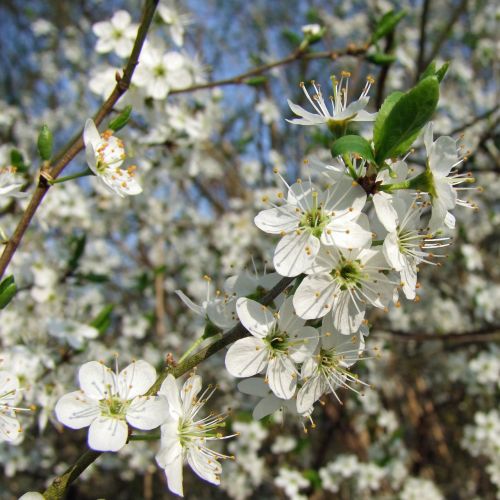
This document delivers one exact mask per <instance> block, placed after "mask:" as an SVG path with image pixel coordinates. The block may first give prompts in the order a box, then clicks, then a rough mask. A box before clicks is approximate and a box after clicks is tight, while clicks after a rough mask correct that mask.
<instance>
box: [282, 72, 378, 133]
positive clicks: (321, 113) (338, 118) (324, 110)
mask: <svg viewBox="0 0 500 500" xmlns="http://www.w3.org/2000/svg"><path fill="white" fill-rule="evenodd" d="M350 76H351V74H350V73H349V72H347V71H343V72H342V73H341V78H340V81H338V80H337V79H336V78H335V77H334V76H332V77H331V80H332V87H333V95H332V96H330V101H331V110H329V109H328V106H327V105H326V103H325V100H324V98H323V94H322V93H321V88H320V86H319V85H318V84H317V83H316V82H314V81H312V82H311V84H312V86H313V88H314V94H313V95H312V97H311V95H310V94H309V92H308V91H307V89H306V86H305V84H304V83H303V82H302V83H301V84H300V86H301V88H302V90H303V91H304V94H305V95H306V97H307V100H308V101H309V102H310V103H311V104H312V106H313V108H314V111H315V113H311V112H309V111H307V110H305V109H304V108H302V107H301V106H299V105H297V104H294V103H293V102H292V101H290V100H288V105H289V106H290V109H291V110H292V111H293V112H294V113H295V114H296V115H297V116H299V117H300V118H293V119H292V120H287V121H289V122H290V123H293V124H296V125H318V124H322V123H326V124H328V126H330V127H332V126H333V127H337V126H345V125H346V124H347V123H348V122H351V121H352V122H369V121H373V120H375V116H376V113H368V112H367V111H365V109H364V108H365V107H366V106H367V104H368V101H369V99H370V98H369V97H368V92H369V91H370V87H371V86H372V84H373V82H374V80H373V78H371V77H368V78H367V82H366V85H365V87H364V89H363V91H362V92H361V95H360V96H359V98H358V100H356V101H353V102H351V103H349V104H347V94H348V92H349V78H350Z"/></svg>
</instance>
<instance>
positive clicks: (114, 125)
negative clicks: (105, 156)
mask: <svg viewBox="0 0 500 500" xmlns="http://www.w3.org/2000/svg"><path fill="white" fill-rule="evenodd" d="M131 114H132V106H130V105H129V106H125V107H124V108H123V111H122V112H121V113H120V114H119V115H118V116H117V117H116V118H115V119H113V120H111V121H110V122H109V123H108V128H109V129H111V130H113V131H114V132H118V130H120V129H122V128H123V127H125V125H127V123H128V121H129V120H130V115H131Z"/></svg>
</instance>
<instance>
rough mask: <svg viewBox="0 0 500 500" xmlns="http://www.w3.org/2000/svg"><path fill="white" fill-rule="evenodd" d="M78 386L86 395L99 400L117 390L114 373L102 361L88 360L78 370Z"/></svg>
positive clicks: (113, 393) (115, 392)
mask: <svg viewBox="0 0 500 500" xmlns="http://www.w3.org/2000/svg"><path fill="white" fill-rule="evenodd" d="M78 380H79V382H80V387H81V389H82V391H83V392H84V393H85V394H86V396H87V397H89V398H91V399H95V400H98V401H99V400H101V399H105V398H107V397H109V396H110V395H115V394H117V392H118V387H117V384H116V375H115V374H114V373H113V372H112V371H111V370H110V369H109V368H108V367H107V366H104V365H103V364H102V363H99V362H97V361H89V362H88V363H85V364H83V365H82V366H81V367H80V370H79V372H78Z"/></svg>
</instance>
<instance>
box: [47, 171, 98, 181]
mask: <svg viewBox="0 0 500 500" xmlns="http://www.w3.org/2000/svg"><path fill="white" fill-rule="evenodd" d="M88 175H95V174H94V172H92V170H90V168H87V169H86V170H84V171H83V172H78V173H76V174H72V175H66V176H65V177H58V178H57V179H54V180H52V181H49V183H50V184H60V183H61V182H66V181H71V180H73V179H78V178H79V177H87V176H88Z"/></svg>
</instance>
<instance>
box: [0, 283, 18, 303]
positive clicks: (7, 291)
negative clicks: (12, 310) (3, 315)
mask: <svg viewBox="0 0 500 500" xmlns="http://www.w3.org/2000/svg"><path fill="white" fill-rule="evenodd" d="M16 293H17V286H16V282H15V281H14V276H12V275H10V276H7V277H6V278H5V279H3V280H2V282H0V309H3V308H4V307H6V306H7V304H8V303H9V302H10V301H11V300H12V299H13V298H14V295H15V294H16Z"/></svg>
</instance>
